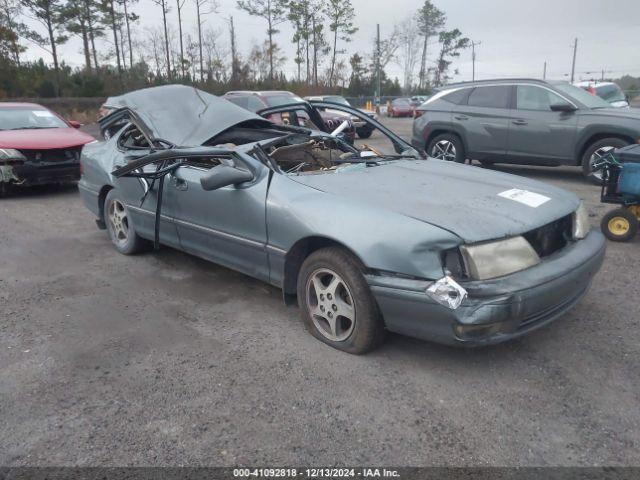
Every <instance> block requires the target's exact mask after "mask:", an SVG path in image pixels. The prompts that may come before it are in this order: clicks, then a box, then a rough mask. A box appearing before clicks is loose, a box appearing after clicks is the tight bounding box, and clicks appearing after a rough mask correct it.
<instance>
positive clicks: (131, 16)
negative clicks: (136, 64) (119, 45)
mask: <svg viewBox="0 0 640 480" xmlns="http://www.w3.org/2000/svg"><path fill="white" fill-rule="evenodd" d="M137 1H138V0H120V2H121V3H122V8H123V9H124V21H125V24H126V26H127V43H128V45H129V68H133V42H132V40H131V22H136V21H138V18H139V17H138V15H136V14H135V13H134V12H129V5H130V4H132V3H134V2H137Z"/></svg>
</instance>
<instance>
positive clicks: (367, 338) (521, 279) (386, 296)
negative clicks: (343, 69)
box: [79, 86, 605, 354]
mask: <svg viewBox="0 0 640 480" xmlns="http://www.w3.org/2000/svg"><path fill="white" fill-rule="evenodd" d="M324 108H330V109H341V110H343V111H344V112H345V113H348V114H349V115H350V116H353V117H359V118H361V120H362V121H366V122H368V123H369V124H370V125H371V128H373V129H375V130H377V131H378V132H379V133H381V134H382V135H384V136H386V137H387V138H388V139H389V141H390V143H391V144H392V145H393V147H394V149H395V153H393V154H386V153H382V152H380V151H377V150H375V149H372V148H368V147H361V148H357V147H353V146H351V145H349V144H348V143H347V142H345V141H344V139H343V138H342V136H341V133H340V131H341V128H338V129H336V130H334V131H328V129H327V128H326V126H325V125H323V124H322V118H321V116H320V115H319V113H318V111H320V110H322V109H324ZM258 113H259V114H260V115H256V114H253V113H251V112H248V111H246V110H244V109H241V108H240V107H237V106H236V105H233V104H232V103H230V102H227V101H225V100H224V99H221V98H218V97H215V96H213V95H209V94H207V93H205V92H202V91H199V90H196V89H194V88H191V87H184V86H165V87H156V88H151V89H145V90H140V91H136V92H132V93H130V94H127V95H124V96H122V97H119V98H118V105H117V108H116V109H115V110H114V111H112V112H111V113H110V114H109V115H108V116H107V117H105V118H103V119H102V120H101V122H100V123H101V128H102V130H103V132H104V133H105V136H106V137H108V139H107V140H106V141H104V142H99V143H95V144H90V145H87V146H86V147H85V148H84V150H83V153H82V159H81V163H82V171H83V174H82V179H81V181H80V184H79V186H80V192H81V194H82V198H83V200H84V203H85V204H86V206H87V207H88V209H89V210H90V211H91V212H92V213H93V214H94V215H95V217H96V221H97V224H98V226H99V227H101V228H105V229H106V230H107V231H108V234H109V237H110V239H111V241H112V242H113V245H114V246H115V248H116V249H117V250H118V251H120V252H121V253H123V254H135V253H138V252H141V251H144V250H145V249H148V248H150V247H151V246H152V245H154V244H155V246H156V247H158V246H160V245H167V246H170V247H173V248H177V249H180V250H183V251H185V252H188V253H190V254H193V255H196V256H198V257H201V258H203V259H205V260H209V261H212V262H215V263H218V264H220V265H224V266H226V267H229V268H232V269H235V270H238V271H240V272H242V273H245V274H247V275H250V276H252V277H255V278H258V279H260V280H263V281H265V282H268V283H270V284H272V285H275V286H277V287H279V288H281V289H282V291H283V294H284V300H285V302H287V303H288V304H297V305H298V306H299V307H300V310H301V314H302V318H303V321H304V323H305V325H306V327H307V328H308V330H309V331H310V332H311V334H312V335H314V336H315V337H316V338H318V339H319V340H321V341H322V342H325V343H326V344H328V345H330V346H332V347H334V348H337V349H339V350H343V351H346V352H349V353H354V354H361V353H365V352H367V351H370V350H371V349H373V348H375V347H376V346H378V345H380V344H381V342H382V341H383V339H384V336H385V333H386V332H387V331H392V332H397V333H400V334H404V335H409V336H412V337H417V338H421V339H426V340H431V341H435V342H439V343H444V344H451V345H468V346H475V345H486V344H492V343H497V342H501V341H505V340H509V339H513V338H516V337H519V336H521V335H524V334H526V333H528V332H531V331H532V330H535V329H537V328H540V327H542V326H544V325H546V324H548V323H550V322H551V321H553V320H554V319H556V318H558V317H560V316H561V315H562V314H564V313H565V312H567V310H569V309H570V308H571V307H572V306H573V305H575V304H576V303H577V302H578V301H579V300H580V298H581V297H582V296H583V295H585V293H586V292H587V290H588V288H589V286H590V284H591V282H592V280H593V277H594V275H595V274H596V273H597V272H598V270H599V268H600V266H601V264H602V261H603V257H604V250H605V247H604V239H603V236H602V234H601V233H600V232H599V231H596V230H592V229H591V228H590V225H589V219H588V215H587V212H586V210H585V207H584V206H583V205H582V203H581V202H580V200H579V199H578V198H577V197H576V196H575V195H573V194H571V193H569V192H567V191H564V190H562V189H558V188H554V187H552V186H549V185H546V184H543V183H539V182H535V181H532V180H528V179H525V178H521V177H517V176H513V175H508V174H504V173H498V172H493V171H488V170H485V169H481V168H477V167H471V166H466V165H461V164H456V163H451V162H446V161H441V160H434V159H426V158H422V157H421V155H420V153H419V152H417V151H416V150H414V149H413V148H412V147H411V146H410V145H409V144H407V142H405V141H404V140H402V139H401V138H400V137H398V136H397V135H396V134H394V133H393V132H391V131H389V130H388V129H387V128H386V127H384V126H383V125H381V124H380V123H379V122H377V121H376V120H374V119H372V118H370V117H369V116H367V115H366V114H363V113H362V112H360V111H359V110H356V109H352V108H350V107H348V106H337V105H335V104H326V103H324V102H304V103H299V104H292V105H284V106H280V107H274V108H271V109H268V110H266V111H262V112H258ZM273 113H280V114H281V115H283V116H284V117H286V118H287V119H288V121H287V122H286V123H287V124H286V125H282V124H278V125H276V124H274V123H272V122H270V121H268V120H266V119H265V118H264V117H263V116H261V115H264V116H269V115H272V114H273ZM342 127H345V126H342ZM345 128H346V127H345ZM265 321H266V320H265Z"/></svg>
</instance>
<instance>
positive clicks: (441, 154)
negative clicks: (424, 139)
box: [427, 133, 466, 163]
mask: <svg viewBox="0 0 640 480" xmlns="http://www.w3.org/2000/svg"><path fill="white" fill-rule="evenodd" d="M427 155H428V156H430V157H432V158H437V159H438V160H446V161H449V162H458V163H464V162H465V161H466V154H465V152H464V145H462V142H461V141H460V138H458V136H457V135H454V134H451V133H443V134H442V135H438V136H437V137H435V138H434V139H433V140H431V142H429V146H428V147H427Z"/></svg>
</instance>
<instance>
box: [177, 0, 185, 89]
mask: <svg viewBox="0 0 640 480" xmlns="http://www.w3.org/2000/svg"><path fill="white" fill-rule="evenodd" d="M185 2H186V0H176V7H177V9H178V37H179V39H180V72H182V77H183V78H184V67H185V65H184V44H183V41H182V7H184V4H185Z"/></svg>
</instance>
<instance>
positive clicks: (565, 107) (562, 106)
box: [551, 102, 576, 112]
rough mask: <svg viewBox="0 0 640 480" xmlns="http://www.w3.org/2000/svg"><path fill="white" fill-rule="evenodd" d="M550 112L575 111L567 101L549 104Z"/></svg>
mask: <svg viewBox="0 0 640 480" xmlns="http://www.w3.org/2000/svg"><path fill="white" fill-rule="evenodd" d="M551 111H552V112H575V111H576V107H574V106H573V105H571V104H570V103H569V102H558V103H553V104H552V105H551Z"/></svg>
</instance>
